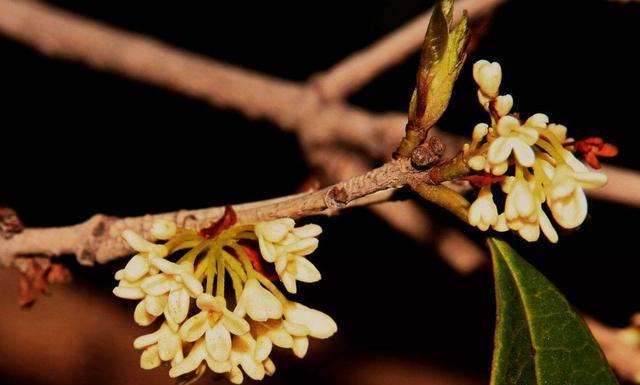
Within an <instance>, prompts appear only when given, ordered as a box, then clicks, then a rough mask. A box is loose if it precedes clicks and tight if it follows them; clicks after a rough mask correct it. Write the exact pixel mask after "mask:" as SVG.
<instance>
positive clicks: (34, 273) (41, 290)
mask: <svg viewBox="0 0 640 385" xmlns="http://www.w3.org/2000/svg"><path fill="white" fill-rule="evenodd" d="M16 267H17V269H18V271H20V280H19V281H18V289H19V290H18V302H19V304H20V306H22V307H28V306H31V305H33V304H34V303H35V301H36V299H38V297H39V296H40V295H41V294H45V293H46V292H47V290H48V288H49V285H50V284H57V283H69V282H70V281H71V272H70V271H69V270H68V269H67V268H66V267H64V266H63V265H62V264H59V263H51V260H50V259H49V258H20V259H19V260H18V261H17V263H16Z"/></svg>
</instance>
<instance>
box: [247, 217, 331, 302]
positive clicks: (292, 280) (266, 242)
mask: <svg viewBox="0 0 640 385" xmlns="http://www.w3.org/2000/svg"><path fill="white" fill-rule="evenodd" d="M294 226H295V222H294V221H293V219H290V218H283V219H277V220H275V221H270V222H261V223H258V224H256V225H255V233H256V235H257V236H258V243H259V245H260V253H261V254H262V256H263V258H264V259H265V260H266V261H267V262H274V263H275V268H276V272H277V273H278V276H279V277H280V280H281V281H282V283H283V284H284V286H285V288H286V289H287V291H289V292H290V293H296V291H297V285H296V281H301V282H317V281H319V280H320V278H321V275H320V272H319V271H318V269H316V267H315V266H314V265H313V264H312V263H311V262H310V261H309V260H308V259H306V258H305V257H306V256H307V255H309V254H311V253H313V252H314V251H315V250H316V248H317V247H318V240H317V239H316V237H317V236H318V235H320V233H322V228H321V227H320V226H318V225H314V224H309V225H305V226H302V227H297V228H295V227H294Z"/></svg>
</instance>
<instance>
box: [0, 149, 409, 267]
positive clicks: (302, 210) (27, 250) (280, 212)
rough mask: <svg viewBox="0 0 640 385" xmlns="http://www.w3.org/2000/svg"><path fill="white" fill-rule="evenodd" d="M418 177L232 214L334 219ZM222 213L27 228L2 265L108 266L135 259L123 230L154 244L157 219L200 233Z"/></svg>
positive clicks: (354, 185) (399, 175) (0, 258)
mask: <svg viewBox="0 0 640 385" xmlns="http://www.w3.org/2000/svg"><path fill="white" fill-rule="evenodd" d="M415 173H416V171H415V170H413V169H412V168H411V166H410V164H409V163H408V161H404V160H399V161H393V162H390V163H386V164H385V165H383V166H382V167H379V168H377V169H374V170H371V171H369V172H367V173H366V174H363V175H360V176H357V177H354V178H351V179H348V180H346V181H344V182H341V183H338V184H335V185H333V186H329V187H326V188H324V189H321V190H318V191H313V192H308V193H302V194H296V195H290V196H286V197H281V198H275V199H269V200H265V201H259V202H252V203H244V204H239V205H235V206H233V208H234V209H235V211H236V213H237V215H238V222H239V223H255V222H260V221H266V220H270V219H276V218H281V217H292V218H300V217H304V216H309V215H318V214H331V213H333V212H335V211H336V210H338V209H340V208H344V207H351V206H359V205H367V204H372V203H377V202H381V201H386V200H389V199H390V197H391V194H392V193H393V190H394V189H396V188H399V187H402V186H404V185H405V184H407V183H408V180H409V178H410V177H411V176H412V175H414V174H415ZM223 212H224V207H212V208H207V209H198V210H181V211H176V212H171V213H162V214H155V215H145V216H140V217H129V218H116V217H110V216H106V215H100V214H98V215H95V216H93V217H92V218H90V219H89V220H87V221H86V222H84V223H81V224H78V225H74V226H66V227H57V228H27V229H25V230H23V231H22V232H21V233H18V234H15V235H13V236H12V237H10V238H8V239H3V238H2V237H0V263H2V264H3V265H10V264H12V263H13V261H14V260H15V259H16V258H18V257H21V256H29V255H38V256H49V257H53V256H59V255H64V254H75V255H76V257H77V258H78V261H79V262H80V263H83V264H93V263H94V262H98V263H105V262H108V261H111V260H113V259H116V258H120V257H123V256H126V255H128V254H130V253H131V250H130V248H129V247H128V246H127V245H126V244H125V243H124V241H123V240H122V239H121V237H120V234H121V233H122V231H124V230H125V229H132V230H134V231H137V232H139V233H140V234H142V235H143V236H145V237H147V238H150V239H151V238H152V236H151V234H150V233H149V230H150V228H151V224H152V223H153V221H154V220H156V219H169V220H172V221H174V222H176V223H177V224H178V225H179V226H182V227H186V228H191V229H198V228H202V227H205V226H207V225H208V224H210V223H211V222H214V221H216V220H217V219H219V218H220V217H221V216H222V214H223Z"/></svg>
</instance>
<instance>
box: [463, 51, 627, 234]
mask: <svg viewBox="0 0 640 385" xmlns="http://www.w3.org/2000/svg"><path fill="white" fill-rule="evenodd" d="M473 77H474V79H475V81H476V83H477V85H478V87H479V90H478V100H479V102H480V104H481V105H482V106H483V107H484V109H485V110H486V111H487V112H488V113H489V116H490V119H491V124H486V123H479V124H477V125H476V126H475V127H474V129H473V134H472V143H471V144H470V145H469V144H468V145H466V146H465V149H464V150H465V155H466V156H467V158H468V165H469V167H470V168H471V169H472V170H474V171H476V172H478V173H484V176H485V177H486V178H485V180H487V181H489V183H487V184H485V185H484V186H481V189H480V192H479V194H478V197H477V199H476V200H475V201H474V202H473V203H472V205H471V207H470V209H469V217H468V220H469V223H470V224H471V225H473V226H477V227H478V228H479V229H481V230H483V231H486V230H488V229H489V228H490V227H491V228H493V229H494V230H496V231H507V230H513V231H517V232H518V234H519V235H520V236H521V237H522V238H524V239H526V240H527V241H529V242H533V241H536V240H537V239H538V238H539V237H540V232H541V231H542V233H543V234H544V235H545V236H546V237H547V238H548V239H549V240H550V241H551V242H553V243H555V242H557V241H558V233H557V232H556V230H555V228H554V226H553V224H552V222H551V220H550V219H549V217H548V216H547V213H546V212H545V210H544V209H543V205H544V204H545V203H546V206H547V208H548V210H549V211H550V213H551V215H552V217H553V219H554V220H555V222H556V223H557V224H558V225H560V226H561V227H563V228H566V229H573V228H576V227H578V226H579V225H580V224H582V222H583V221H584V220H585V218H586V216H587V199H586V196H585V193H584V190H583V189H585V188H595V187H600V186H602V185H604V184H605V183H606V182H607V177H606V175H604V174H602V173H597V172H593V171H590V170H589V169H588V168H587V166H585V165H584V164H583V163H582V162H581V161H579V160H578V159H577V158H576V157H575V156H574V152H576V151H578V152H580V151H581V148H582V147H585V148H586V147H588V146H587V145H586V144H583V145H581V143H582V142H575V141H574V140H573V139H572V138H569V137H567V128H566V127H565V126H563V125H560V124H550V123H549V118H548V117H547V116H546V115H544V114H534V115H532V116H531V117H529V118H528V119H526V120H524V121H523V120H521V119H520V118H519V116H518V114H510V113H511V108H512V107H513V98H512V97H511V95H500V94H499V90H500V83H501V81H502V70H501V68H500V64H498V63H496V62H494V63H489V62H488V61H486V60H480V61H478V62H476V63H475V64H474V66H473ZM590 140H591V141H590V142H589V143H591V142H593V141H594V140H593V138H591V139H590ZM600 142H601V141H600ZM600 142H598V143H600ZM600 144H601V146H600V147H598V148H595V146H594V145H592V146H591V147H589V148H588V151H587V150H582V151H581V152H584V153H587V152H588V153H589V154H590V156H592V157H593V156H595V154H597V155H601V156H607V155H611V154H613V153H614V151H612V150H611V148H615V147H613V146H611V145H607V147H606V148H607V149H608V151H603V150H602V148H603V147H604V146H603V145H602V143H600ZM577 148H578V149H577ZM594 148H595V149H594ZM598 151H599V152H598ZM589 163H590V164H592V163H593V162H589ZM496 181H500V183H501V188H502V191H503V192H504V193H505V194H506V199H505V203H504V211H503V212H502V213H499V212H498V207H497V205H496V203H495V202H494V198H493V191H492V182H496Z"/></svg>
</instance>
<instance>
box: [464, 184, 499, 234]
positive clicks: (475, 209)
mask: <svg viewBox="0 0 640 385" xmlns="http://www.w3.org/2000/svg"><path fill="white" fill-rule="evenodd" d="M468 220H469V224H470V225H472V226H476V227H478V228H479V229H480V230H482V231H487V230H488V229H489V226H491V225H494V224H496V222H497V221H498V208H497V207H496V204H495V203H494V202H493V194H492V193H491V187H490V186H485V187H483V188H482V189H480V193H479V194H478V197H477V198H476V200H475V201H474V202H473V203H472V204H471V207H469V218H468Z"/></svg>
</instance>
